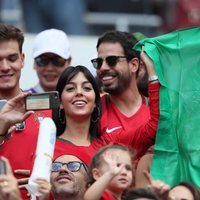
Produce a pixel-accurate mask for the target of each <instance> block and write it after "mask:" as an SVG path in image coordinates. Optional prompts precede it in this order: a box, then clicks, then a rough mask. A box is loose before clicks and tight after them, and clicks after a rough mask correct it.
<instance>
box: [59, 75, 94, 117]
mask: <svg viewBox="0 0 200 200" xmlns="http://www.w3.org/2000/svg"><path fill="white" fill-rule="evenodd" d="M61 103H62V107H63V108H64V110H65V114H66V115H67V116H68V118H69V117H71V118H74V119H77V120H82V119H84V120H85V119H86V118H88V117H91V114H92V112H93V110H94V108H95V106H96V103H95V92H94V89H93V87H92V84H91V83H90V82H89V80H87V78H86V77H85V75H84V74H83V73H82V72H79V73H78V74H76V75H75V76H74V77H73V78H72V79H71V80H70V82H69V83H68V84H66V86H65V88H64V90H63V92H62V94H61Z"/></svg>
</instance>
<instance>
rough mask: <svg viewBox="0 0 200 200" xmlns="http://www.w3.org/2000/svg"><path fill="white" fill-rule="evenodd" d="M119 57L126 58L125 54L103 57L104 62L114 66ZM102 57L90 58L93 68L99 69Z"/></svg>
mask: <svg viewBox="0 0 200 200" xmlns="http://www.w3.org/2000/svg"><path fill="white" fill-rule="evenodd" d="M120 58H126V56H108V57H106V58H105V61H106V64H107V65H108V66H110V67H114V66H115V65H116V64H117V62H118V61H119V59H120ZM103 60H104V59H103V58H95V59H92V60H91V62H92V64H93V66H94V68H95V69H100V68H101V66H102V64H103Z"/></svg>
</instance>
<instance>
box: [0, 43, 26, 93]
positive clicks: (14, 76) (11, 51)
mask: <svg viewBox="0 0 200 200" xmlns="http://www.w3.org/2000/svg"><path fill="white" fill-rule="evenodd" d="M23 65H24V55H23V54H21V53H20V51H19V45H18V43H17V41H16V40H9V41H4V42H0V90H1V91H4V90H5V91H11V90H15V88H19V79H20V75H21V69H22V67H23Z"/></svg>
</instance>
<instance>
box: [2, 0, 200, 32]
mask: <svg viewBox="0 0 200 200" xmlns="http://www.w3.org/2000/svg"><path fill="white" fill-rule="evenodd" d="M0 21H1V22H3V23H9V24H13V25H15V26H18V27H19V28H21V29H23V30H24V31H25V32H27V33H38V32H40V31H42V30H44V29H48V28H57V29H61V30H63V31H65V32H66V33H67V34H69V35H100V34H101V33H103V32H104V31H106V30H112V29H117V30H121V31H130V32H138V31H139V32H142V33H144V34H145V35H147V36H157V35H160V34H163V33H167V32H170V31H173V30H176V29H179V28H185V27H189V26H199V25H200V1H199V0H108V1H105V0H34V1H32V0H0Z"/></svg>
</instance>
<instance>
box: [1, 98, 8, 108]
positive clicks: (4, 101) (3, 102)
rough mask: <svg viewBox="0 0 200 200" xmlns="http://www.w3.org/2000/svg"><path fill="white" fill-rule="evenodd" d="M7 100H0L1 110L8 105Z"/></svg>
mask: <svg viewBox="0 0 200 200" xmlns="http://www.w3.org/2000/svg"><path fill="white" fill-rule="evenodd" d="M6 102H7V100H5V99H1V100H0V110H1V109H2V108H3V107H4V105H5V104H6Z"/></svg>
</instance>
